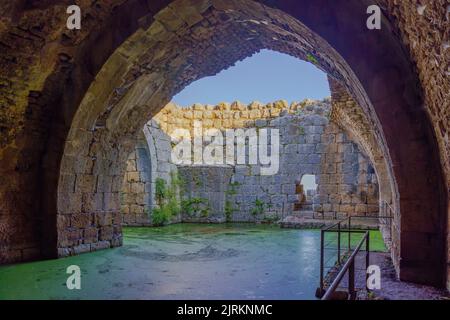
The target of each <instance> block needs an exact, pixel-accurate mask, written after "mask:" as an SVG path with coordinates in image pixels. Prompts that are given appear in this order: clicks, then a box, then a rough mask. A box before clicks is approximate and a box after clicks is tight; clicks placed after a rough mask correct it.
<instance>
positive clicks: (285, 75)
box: [172, 50, 330, 106]
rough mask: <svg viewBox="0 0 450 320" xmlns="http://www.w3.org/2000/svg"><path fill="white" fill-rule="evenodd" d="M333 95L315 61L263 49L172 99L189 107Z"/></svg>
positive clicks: (187, 88)
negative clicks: (313, 62)
mask: <svg viewBox="0 0 450 320" xmlns="http://www.w3.org/2000/svg"><path fill="white" fill-rule="evenodd" d="M328 96H330V89H329V87H328V81H327V77H326V74H325V73H324V72H322V71H321V70H319V69H317V68H316V67H315V66H314V65H313V64H311V63H309V62H305V61H302V60H300V59H297V58H294V57H291V56H289V55H286V54H282V53H278V52H275V51H270V50H262V51H261V52H259V53H256V54H255V55H253V56H252V57H249V58H247V59H245V60H243V61H240V62H238V63H236V65H235V66H233V67H230V68H229V69H227V70H223V71H221V72H220V73H218V74H217V75H215V76H212V77H205V78H202V79H200V80H198V81H195V82H193V83H192V84H190V85H189V86H187V87H186V88H185V89H184V90H183V91H181V92H180V93H179V94H177V95H176V96H174V97H173V99H172V101H173V102H175V103H177V104H179V105H181V106H188V105H192V104H194V103H202V104H217V103H219V102H223V101H224V102H233V101H236V100H239V101H241V102H243V103H250V102H252V101H254V100H257V101H260V102H263V103H267V102H272V101H275V100H280V99H285V100H287V101H288V102H289V103H291V102H292V101H301V100H303V99H305V98H310V99H322V98H325V97H328Z"/></svg>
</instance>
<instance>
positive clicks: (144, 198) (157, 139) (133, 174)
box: [120, 120, 177, 226]
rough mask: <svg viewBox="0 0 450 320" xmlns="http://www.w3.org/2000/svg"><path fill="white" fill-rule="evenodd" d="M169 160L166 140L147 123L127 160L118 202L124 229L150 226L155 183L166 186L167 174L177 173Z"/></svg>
mask: <svg viewBox="0 0 450 320" xmlns="http://www.w3.org/2000/svg"><path fill="white" fill-rule="evenodd" d="M170 156H171V141H170V137H169V136H168V135H166V134H165V133H164V132H163V131H162V130H160V128H159V125H158V124H157V123H156V122H155V121H153V120H151V121H149V122H148V123H147V124H146V126H145V127H144V129H143V136H142V138H141V139H140V140H138V142H137V144H136V147H135V150H134V151H133V152H132V153H131V154H130V156H129V158H128V160H127V167H126V172H125V175H124V179H123V185H122V190H121V199H120V202H121V212H122V214H123V224H124V225H129V226H143V225H151V224H152V220H151V211H152V209H153V208H154V206H155V183H156V179H158V178H160V179H164V180H165V181H168V182H170V180H171V172H173V173H176V172H177V167H176V166H175V165H174V164H172V163H171V160H170ZM175 221H176V220H175Z"/></svg>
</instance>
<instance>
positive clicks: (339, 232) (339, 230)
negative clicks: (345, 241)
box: [338, 222, 341, 264]
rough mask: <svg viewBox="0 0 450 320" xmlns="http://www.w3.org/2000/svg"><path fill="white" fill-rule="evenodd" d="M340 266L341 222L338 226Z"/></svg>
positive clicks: (339, 260) (339, 262) (339, 259)
mask: <svg viewBox="0 0 450 320" xmlns="http://www.w3.org/2000/svg"><path fill="white" fill-rule="evenodd" d="M338 264H341V222H339V224H338Z"/></svg>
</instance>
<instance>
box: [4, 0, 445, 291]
mask: <svg viewBox="0 0 450 320" xmlns="http://www.w3.org/2000/svg"><path fill="white" fill-rule="evenodd" d="M261 3H265V4H266V5H267V6H263V5H262V4H261ZM261 3H260V2H253V1H239V2H235V1H211V2H209V1H201V2H191V1H175V2H171V3H170V6H167V5H168V4H169V1H159V2H157V3H152V4H147V3H146V2H142V1H127V2H124V3H122V4H120V5H118V6H117V7H115V8H106V9H105V8H104V7H103V8H102V7H101V6H100V8H97V9H98V10H97V17H99V18H101V23H98V22H97V21H95V23H94V22H92V23H91V24H90V25H89V27H87V28H86V29H85V30H84V31H83V32H82V33H81V35H72V36H73V37H72V38H71V37H68V36H67V35H66V36H65V37H62V38H63V39H64V40H65V42H66V44H67V43H69V45H68V46H67V47H66V48H65V49H64V50H61V51H60V53H59V55H57V56H51V57H49V58H48V59H49V60H51V59H53V60H51V63H50V65H51V66H52V67H50V68H49V67H48V66H46V67H47V69H46V72H45V73H43V76H41V78H44V79H45V83H44V82H43V81H42V83H41V84H40V86H36V87H37V91H38V92H32V93H33V94H30V97H29V103H30V105H31V103H33V101H37V102H38V104H37V105H38V108H39V111H38V112H37V114H38V115H39V114H41V113H45V111H46V110H48V109H51V110H55V111H56V113H55V114H54V115H52V116H51V121H50V122H49V123H51V124H50V125H49V126H48V127H46V128H43V131H44V132H45V133H48V134H49V135H48V137H49V138H48V139H47V138H46V137H45V138H44V139H46V141H47V143H46V144H45V149H44V150H42V149H39V150H34V149H33V148H31V147H30V146H32V145H33V143H34V142H35V141H34V140H33V139H32V138H29V137H27V138H26V139H22V141H21V143H20V144H19V146H20V147H19V148H18V149H17V150H18V151H17V150H16V149H13V150H7V151H8V152H7V154H6V155H7V156H6V157H4V159H8V158H11V157H18V158H20V159H21V156H22V155H23V153H24V151H25V152H26V151H30V150H31V151H32V152H31V153H32V154H33V155H35V157H36V159H35V160H34V161H35V162H33V161H30V162H31V166H34V168H33V170H35V171H32V170H31V171H30V172H31V173H30V172H26V173H20V172H19V173H17V172H16V173H11V171H13V170H10V171H7V170H9V169H3V170H5V172H7V173H8V174H10V175H11V176H12V177H16V179H17V181H19V182H21V183H22V185H24V184H26V181H28V180H33V179H35V181H38V182H40V183H41V184H39V183H38V186H39V188H38V186H34V187H35V188H36V189H37V190H40V191H41V192H40V206H39V209H38V212H37V213H36V214H37V216H39V219H40V220H41V221H44V223H43V225H42V228H41V229H42V232H41V233H42V234H43V236H42V237H41V239H43V240H41V241H40V242H41V244H42V251H43V254H44V255H50V256H52V255H53V256H54V255H55V254H56V251H55V248H57V247H60V245H58V242H60V241H61V240H64V241H65V240H66V239H65V238H68V239H69V242H70V241H71V240H70V238H73V239H77V237H79V236H80V234H79V232H77V231H74V230H67V231H68V232H60V233H59V235H57V234H56V233H55V230H65V229H64V227H65V226H67V223H69V224H70V225H72V223H75V224H77V223H81V224H84V223H98V224H102V223H105V221H103V220H104V216H105V215H104V213H107V212H109V213H113V215H112V216H113V217H112V220H113V221H115V220H116V218H117V217H115V214H117V207H116V205H117V203H118V201H117V196H116V195H115V194H117V192H118V189H119V188H118V186H119V185H120V179H119V178H118V177H119V176H120V174H121V173H122V172H123V165H124V163H125V160H126V155H127V153H128V152H129V151H130V150H131V148H132V146H133V144H132V141H133V136H134V135H135V134H136V130H137V128H138V127H139V126H140V125H143V120H142V119H143V118H147V119H148V118H150V117H151V116H152V115H153V114H154V113H155V112H156V111H157V110H158V109H160V108H162V106H164V104H165V103H162V102H167V101H168V99H169V98H170V96H171V95H173V94H174V93H175V92H177V91H178V90H180V89H181V88H182V87H183V86H185V85H186V84H187V83H189V82H190V81H192V80H195V79H196V78H198V77H201V76H205V75H209V74H214V73H216V72H218V71H220V69H222V68H224V67H227V66H229V65H231V64H232V63H234V62H235V61H236V60H239V59H241V58H243V57H246V56H248V55H250V54H251V53H253V52H255V51H257V50H259V49H261V48H263V47H267V48H270V49H274V50H279V51H282V52H286V53H289V54H291V55H294V56H297V57H299V58H303V59H306V60H309V61H312V62H314V63H317V65H318V66H320V67H321V68H323V69H324V70H325V71H327V72H328V73H329V74H330V75H331V76H332V77H334V78H336V79H339V80H340V81H341V82H342V83H343V84H344V85H345V87H346V88H347V89H348V90H349V92H350V93H351V95H352V96H353V97H354V98H355V100H356V101H358V104H359V105H360V106H361V107H362V109H363V110H364V112H365V113H366V114H367V115H368V119H369V120H370V122H371V126H372V128H374V129H375V130H378V132H380V136H379V137H378V138H380V139H381V141H380V142H381V143H380V145H381V146H382V147H383V153H384V155H385V156H386V159H388V160H387V161H388V163H389V167H390V168H392V171H393V172H392V177H393V179H394V180H395V183H396V188H397V190H398V191H397V193H396V194H398V195H399V196H400V197H399V198H397V199H396V200H395V202H394V205H395V207H396V209H397V210H398V211H399V212H401V214H402V216H401V226H400V227H401V239H400V255H401V260H400V265H399V269H400V277H401V278H402V279H404V280H413V281H417V282H422V283H429V284H434V285H442V284H443V281H444V271H443V270H444V268H445V257H446V255H445V251H444V250H445V232H446V230H445V227H446V220H445V219H446V212H447V206H448V202H447V201H448V199H447V191H446V190H445V182H444V181H445V180H444V178H443V172H442V168H441V165H438V164H439V163H440V160H439V159H440V157H439V156H440V154H439V149H438V146H437V143H436V139H435V137H434V134H433V130H432V126H431V124H430V122H429V121H428V120H427V117H426V113H425V110H424V109H423V108H422V97H421V95H420V89H419V81H418V79H417V76H416V74H415V73H414V71H413V70H412V68H411V65H410V62H409V60H408V57H407V56H405V54H404V51H403V48H402V46H401V44H400V41H399V40H398V39H397V38H396V37H395V34H394V33H393V32H391V26H390V24H389V22H388V21H387V20H386V19H383V25H382V30H381V31H380V32H374V33H368V32H367V30H364V28H363V27H361V21H365V18H366V16H365V12H366V10H365V9H366V7H367V3H366V1H356V0H352V1H343V2H334V3H329V2H328V1H325V0H324V1H314V2H310V1H289V0H285V1H278V2H273V1H261ZM48 6H50V5H48ZM44 7H45V8H47V6H44ZM270 7H272V8H270ZM163 8H164V9H163ZM161 9H163V10H161ZM124 13H126V18H124ZM156 13H158V14H156ZM210 13H211V14H213V17H210V18H209V19H206V20H205V19H203V18H204V16H205V15H207V14H210ZM286 13H287V14H289V15H287V14H286ZM343 13H344V14H343ZM155 14H156V15H155ZM177 15H180V16H179V17H178V16H177ZM153 17H154V18H155V20H153ZM294 17H295V18H294ZM242 18H244V19H242ZM214 19H215V20H214ZM297 19H298V20H297ZM255 21H256V22H255ZM299 21H301V22H302V23H300V22H299ZM152 22H153V23H152ZM214 23H216V24H214ZM150 24H151V26H150V28H148V29H147V26H149V25H150ZM139 26H141V27H143V28H142V29H138V28H139ZM200 26H203V27H204V30H203V32H202V30H198V29H196V30H197V31H196V32H194V33H193V34H191V35H190V36H188V35H187V34H186V33H187V32H190V31H191V28H193V29H195V28H198V27H200ZM111 27H115V28H111ZM208 27H209V29H208ZM221 27H222V28H221ZM200 29H201V28H200ZM178 31H179V32H178ZM192 31H194V30H192ZM338 31H339V34H338V33H337V32H338ZM127 38H128V40H126V41H125V42H124V43H123V44H122V45H121V46H120V48H118V49H117V50H115V49H116V48H117V47H118V46H119V44H121V43H122V42H123V41H124V40H125V39H127ZM242 39H245V40H246V41H242ZM348 39H351V40H352V41H348ZM208 40H209V41H212V45H210V43H209V42H208ZM174 43H176V44H177V47H178V48H183V49H186V50H185V51H182V52H180V50H179V51H176V50H175V51H173V50H172V51H171V50H169V49H170V47H171V45H172V46H173V45H174ZM229 44H236V45H239V49H234V50H232V49H230V46H227V45H229ZM94 46H100V47H101V48H103V49H104V50H98V49H97V50H93V48H94ZM206 46H208V47H207V48H206ZM58 48H59V47H58ZM142 48H147V49H149V51H146V52H145V53H142V52H140V49H142ZM188 48H192V49H194V48H195V54H194V53H193V52H189V49H188ZM333 48H334V49H333ZM61 49H62V48H61ZM114 50H115V52H114V54H112V53H113V51H114ZM52 52H58V51H57V50H54V51H52ZM98 53H100V55H98ZM189 54H191V55H189ZM108 57H109V59H108ZM204 57H207V59H205V58H204ZM107 59H108V61H106V60H107ZM162 59H167V61H166V63H161V62H162V61H163V60H162ZM388 59H389V60H388ZM132 60H136V61H139V60H140V63H138V64H133V63H131V61H132ZM367 61H370V63H367ZM105 62H106V63H105ZM202 62H204V63H203V64H202ZM102 66H103V67H102ZM139 66H140V67H139ZM177 66H178V68H177ZM147 68H148V69H147ZM49 70H50V71H49ZM45 75H48V76H47V77H46V76H45ZM94 75H96V78H95V81H93V80H94ZM103 79H108V81H109V83H108V84H107V85H108V88H105V87H102V86H100V85H99V83H103V84H104V85H105V83H104V81H103ZM174 79H176V80H177V81H174ZM91 83H92V84H91ZM392 84H395V85H392ZM89 85H90V89H89V90H87V89H88V88H87V87H88V86H89ZM86 92H87V93H86ZM85 93H86V94H85ZM83 97H84V98H83ZM82 99H83V101H82V102H81V104H80V101H81V100H82ZM157 101H158V102H157ZM27 103H28V102H27ZM56 106H58V108H57V107H56ZM130 124H133V126H132V127H131V126H130ZM399 124H400V125H399ZM69 127H70V131H69ZM44 136H45V134H44ZM33 138H34V137H33ZM7 141H9V140H7ZM63 149H64V150H63ZM442 152H444V151H442ZM63 154H64V156H63ZM411 154H415V155H416V161H414V162H412V161H411V159H410V155H411ZM20 164H22V165H27V163H26V162H24V163H20ZM10 166H11V165H9V166H7V168H9V167H10ZM37 168H44V169H45V170H43V171H39V170H37ZM60 172H61V173H62V174H61V175H60ZM417 172H420V173H421V174H420V175H417V174H416V173H417ZM78 175H79V176H78ZM104 181H106V182H104ZM34 184H36V183H34ZM425 185H433V186H436V187H435V188H434V189H433V190H428V189H426V190H424V189H423V186H425ZM58 186H59V188H60V190H62V192H61V191H60V192H58V195H57V196H56V190H57V189H58ZM103 187H105V189H103V190H105V191H104V192H103V194H102V199H103V200H102V208H101V209H100V208H95V210H99V212H97V213H99V214H95V217H94V216H90V217H87V220H88V221H78V219H73V216H72V214H73V213H74V211H82V209H81V208H79V206H78V203H77V201H79V200H80V194H77V195H70V194H73V193H77V190H78V191H80V192H81V193H84V194H85V195H84V197H85V198H86V200H88V202H89V200H90V197H91V196H94V195H97V196H98V192H97V190H99V189H98V188H103ZM32 188H33V186H32V185H30V186H29V187H28V189H26V190H29V189H30V191H29V194H32V192H33V191H34V189H33V190H31V189H32ZM77 188H78V189H77ZM68 190H74V191H75V192H69V193H68V194H65V195H64V194H63V193H64V192H65V191H68ZM2 191H3V192H2V200H4V201H3V206H4V207H6V210H8V212H9V211H10V210H12V208H13V207H14V206H15V205H14V202H15V201H14V200H15V198H14V196H12V193H11V192H9V191H8V190H6V191H4V190H2ZM81 197H82V195H81ZM57 200H58V201H59V204H57ZM111 204H112V205H111ZM67 205H73V208H66V209H67V210H65V209H62V207H64V206H67ZM26 206H27V204H24V205H23V207H22V208H19V209H20V210H19V211H21V212H25V211H26V210H27V207H26ZM424 212H426V213H427V214H428V216H426V217H424ZM57 213H58V214H57ZM56 217H57V218H56ZM71 220H74V221H71ZM106 223H108V221H106ZM8 241H9V240H8ZM8 241H7V243H9V242H8ZM11 241H12V240H11ZM113 245H114V244H113ZM7 250H10V249H9V248H7ZM20 250H22V249H20ZM45 251H47V252H45ZM8 254H9V253H8ZM8 254H7V255H8ZM21 255H22V256H21V257H20V258H15V259H18V260H20V259H21V258H23V251H22V252H21ZM13 260H14V259H13Z"/></svg>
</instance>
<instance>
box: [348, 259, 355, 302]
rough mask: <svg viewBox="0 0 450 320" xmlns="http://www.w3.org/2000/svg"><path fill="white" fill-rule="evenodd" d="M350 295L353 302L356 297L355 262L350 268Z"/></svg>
mask: <svg viewBox="0 0 450 320" xmlns="http://www.w3.org/2000/svg"><path fill="white" fill-rule="evenodd" d="M348 294H349V297H350V300H353V299H354V296H355V260H352V263H351V264H350V267H349V268H348Z"/></svg>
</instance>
